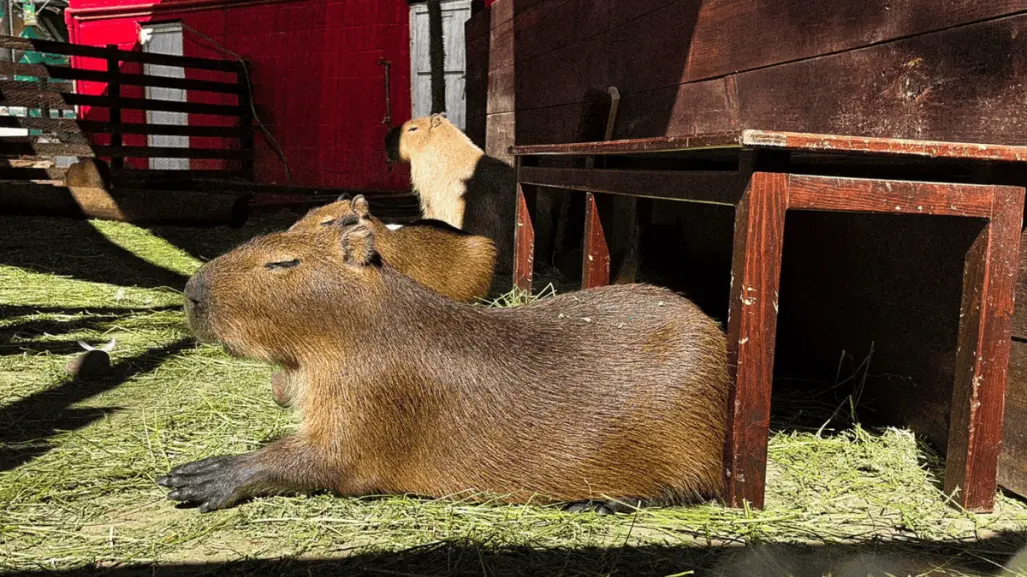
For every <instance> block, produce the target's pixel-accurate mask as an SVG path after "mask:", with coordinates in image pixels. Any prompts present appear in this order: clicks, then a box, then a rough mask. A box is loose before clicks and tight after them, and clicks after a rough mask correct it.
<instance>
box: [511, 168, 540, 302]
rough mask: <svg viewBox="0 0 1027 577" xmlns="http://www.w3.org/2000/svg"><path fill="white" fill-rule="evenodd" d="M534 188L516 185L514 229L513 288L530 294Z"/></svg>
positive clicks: (532, 255)
mask: <svg viewBox="0 0 1027 577" xmlns="http://www.w3.org/2000/svg"><path fill="white" fill-rule="evenodd" d="M535 197H536V193H535V187H533V186H530V185H524V184H518V185H517V215H516V228H515V229H514V279H513V280H514V286H516V287H517V288H518V289H519V290H522V291H525V292H531V283H532V277H533V275H534V272H535V228H534V226H533V224H532V222H531V221H532V216H533V215H534V214H535Z"/></svg>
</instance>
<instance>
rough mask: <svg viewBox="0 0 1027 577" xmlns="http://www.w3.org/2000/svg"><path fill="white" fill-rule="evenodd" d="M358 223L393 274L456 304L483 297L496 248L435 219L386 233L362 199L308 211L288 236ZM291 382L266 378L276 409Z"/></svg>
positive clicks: (280, 375)
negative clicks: (363, 225)
mask: <svg viewBox="0 0 1027 577" xmlns="http://www.w3.org/2000/svg"><path fill="white" fill-rule="evenodd" d="M360 220H364V221H365V222H366V224H367V226H369V227H371V228H372V229H373V230H374V233H375V242H376V246H377V249H378V253H379V254H380V255H381V257H382V259H383V260H385V262H387V263H389V265H390V266H392V267H393V268H395V269H396V270H397V271H399V272H401V273H403V274H405V275H407V276H408V277H410V278H412V279H414V280H415V281H417V282H419V283H421V284H422V285H424V286H426V287H428V288H429V289H431V290H433V291H435V292H437V293H439V294H441V295H445V296H448V297H450V298H452V299H455V300H458V301H461V302H476V301H478V300H480V299H482V298H484V297H485V296H486V295H487V294H488V291H489V287H490V286H491V283H492V276H493V272H494V271H495V266H496V247H495V244H494V243H493V242H492V241H491V240H490V239H488V238H486V237H483V236H475V235H471V234H469V233H466V232H464V231H461V230H459V229H456V228H454V227H452V226H449V225H448V224H446V223H444V222H441V221H436V220H419V221H416V222H413V223H410V224H408V225H406V226H404V227H402V228H400V229H397V230H391V229H389V227H387V226H386V225H385V223H383V222H382V221H380V220H379V219H377V218H375V217H374V216H373V215H371V214H370V212H369V207H368V203H367V200H366V199H365V198H364V197H363V196H362V195H357V196H356V197H355V198H353V199H352V200H349V199H340V200H338V201H336V202H333V203H330V204H326V205H324V206H319V207H317V208H314V209H311V210H310V211H309V212H307V214H305V215H304V216H303V218H301V219H299V220H298V221H296V223H295V224H293V225H292V226H291V227H290V228H289V231H291V232H302V231H305V232H311V231H315V230H318V229H320V228H322V227H324V226H337V225H339V224H340V223H344V222H348V223H350V224H356V223H357V222H358V221H360ZM291 379H292V376H291V375H290V374H289V372H288V371H284V370H279V371H276V372H275V373H274V374H273V375H272V376H271V384H272V387H271V390H272V394H273V396H274V399H275V402H276V403H278V404H279V405H280V406H282V407H288V406H289V405H291V402H292V401H291V396H292V394H291V391H292V390H293V385H292V384H291Z"/></svg>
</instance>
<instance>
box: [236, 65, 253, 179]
mask: <svg viewBox="0 0 1027 577" xmlns="http://www.w3.org/2000/svg"><path fill="white" fill-rule="evenodd" d="M235 78H236V82H238V83H239V128H242V130H243V132H242V135H241V136H240V137H239V148H241V149H243V150H253V104H252V100H251V99H252V98H253V95H252V94H251V93H250V84H249V82H248V81H247V74H246V63H245V62H239V63H238V69H237V70H236V73H235ZM239 168H240V169H241V170H242V171H243V174H244V175H245V178H246V179H247V180H254V179H255V176H254V172H253V155H247V156H244V157H243V158H242V160H241V166H240V167H239Z"/></svg>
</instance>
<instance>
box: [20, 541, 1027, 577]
mask: <svg viewBox="0 0 1027 577" xmlns="http://www.w3.org/2000/svg"><path fill="white" fill-rule="evenodd" d="M1024 543H1025V540H1024V536H1023V535H1020V534H1003V535H998V536H996V537H993V538H990V539H985V540H983V541H980V542H977V543H975V544H974V545H973V547H972V548H969V547H968V545H967V544H965V543H963V544H958V545H957V544H953V545H947V544H945V543H939V542H930V541H911V542H904V543H902V544H901V545H898V544H880V545H877V544H860V545H828V546H818V547H812V546H800V545H779V546H770V547H760V548H752V547H750V548H743V547H739V546H707V545H705V544H697V545H696V546H694V547H688V546H681V547H658V546H647V547H612V548H582V549H534V548H527V547H516V548H499V549H483V548H480V547H475V546H473V545H468V544H464V543H454V542H443V543H433V544H429V545H425V546H422V547H417V548H413V549H409V550H406V551H401V552H394V553H361V554H356V555H351V556H348V557H341V558H337V559H302V560H300V559H280V560H244V561H236V562H230V563H223V564H221V563H200V564H181V565H178V564H176V565H151V564H138V565H130V566H110V565H106V566H103V565H102V564H101V566H96V567H90V568H83V569H76V570H69V571H47V570H42V571H39V572H23V573H20V574H21V575H53V576H61V577H65V576H66V577H72V576H76V577H77V576H85V575H106V576H110V577H129V576H133V577H134V576H137V575H138V576H142V575H146V576H171V575H175V576H183V577H186V576H188V577H193V576H196V577H199V576H201V575H252V576H259V575H268V576H278V575H282V576H285V575H303V576H320V575H378V576H380V575H399V576H419V575H456V576H462V575H468V576H470V575H474V576H475V577H480V576H483V575H486V576H506V575H510V576H513V575H518V576H519V575H531V576H535V575H563V576H599V575H637V576H639V577H649V576H652V577H655V576H660V577H667V576H672V575H739V576H742V575H744V576H753V577H756V576H763V575H767V576H769V575H775V576H777V575H784V574H788V573H790V574H792V575H794V576H795V577H804V576H807V575H821V574H824V573H831V574H833V575H834V577H843V576H844V577H855V576H856V575H859V576H860V577H865V576H866V575H868V574H874V575H884V574H886V573H887V572H895V571H897V573H896V574H900V575H906V574H907V573H906V571H909V570H910V569H909V568H911V567H916V568H918V569H919V568H921V567H922V568H924V569H926V570H930V569H931V567H938V566H941V567H943V568H947V569H948V570H949V571H952V570H956V571H967V570H969V571H973V572H974V573H976V574H979V575H998V574H1001V567H1002V565H1004V564H1006V563H1008V562H1009V560H1010V559H1011V558H1012V557H1013V556H1014V555H1015V554H1016V552H1017V551H1018V550H1019V549H1020V548H1021V547H1022V546H1023V545H1024ZM931 574H932V575H944V574H946V573H945V572H944V571H942V572H935V573H931Z"/></svg>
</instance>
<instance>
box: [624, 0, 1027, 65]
mask: <svg viewBox="0 0 1027 577" xmlns="http://www.w3.org/2000/svg"><path fill="white" fill-rule="evenodd" d="M697 4H698V3H697ZM1024 10H1027V1H1025V0H989V1H988V2H974V1H963V0H961V1H956V2H938V1H937V0H906V1H904V2H893V1H891V0H832V1H830V2H808V1H807V0H776V1H774V2H755V3H754V2H752V1H751V0H707V1H706V2H702V10H701V12H700V13H699V18H698V25H697V26H696V27H695V28H694V31H693V32H691V33H685V32H682V33H681V34H679V35H677V36H675V37H674V38H675V39H676V40H677V42H678V43H679V44H681V45H684V47H685V48H687V52H688V55H689V58H688V59H687V67H685V68H684V81H695V80H701V79H704V78H712V77H715V76H723V75H726V74H731V73H734V72H739V71H744V70H751V69H754V68H760V67H765V66H770V65H773V64H780V63H783V62H789V61H795V60H800V59H804V58H812V57H815V56H818V55H821V54H830V53H835V52H843V51H847V50H853V49H855V48H860V47H864V46H868V45H871V44H879V43H882V42H887V41H889V40H894V39H896V38H904V37H908V36H914V35H917V34H923V33H925V32H931V31H937V30H942V29H945V28H950V27H954V26H959V25H961V24H968V23H972V22H977V21H980V20H984V19H988V18H995V17H997V16H1002V15H1008V14H1015V13H1017V12H1021V11H1024ZM642 56H644V55H642V54H639V55H638V57H639V58H641V57H642ZM681 62H686V61H681ZM681 70H682V69H681V68H680V67H679V68H678V71H679V72H680V71H681Z"/></svg>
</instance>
